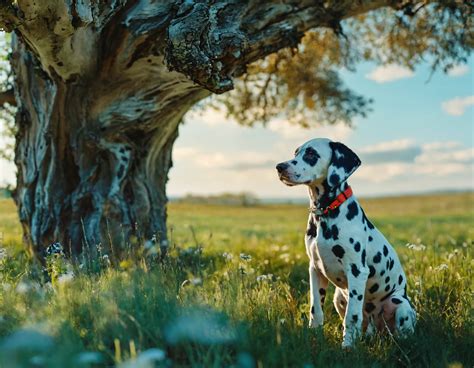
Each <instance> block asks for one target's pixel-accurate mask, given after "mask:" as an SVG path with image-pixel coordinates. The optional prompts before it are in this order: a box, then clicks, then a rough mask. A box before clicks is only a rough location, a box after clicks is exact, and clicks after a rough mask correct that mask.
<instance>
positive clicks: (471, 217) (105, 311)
mask: <svg viewBox="0 0 474 368" xmlns="http://www.w3.org/2000/svg"><path fill="white" fill-rule="evenodd" d="M363 202H364V203H363V206H364V208H365V212H366V213H367V214H368V216H369V217H370V218H371V219H372V220H373V222H374V223H375V224H376V225H377V226H378V227H379V228H380V229H381V230H382V232H384V234H385V235H386V236H387V238H388V239H390V240H391V242H392V243H393V244H394V245H395V247H396V249H397V251H398V253H399V255H400V257H401V260H402V263H403V265H404V268H405V271H406V273H407V275H408V277H409V294H410V295H411V297H412V300H413V302H414V304H415V307H416V308H417V311H418V316H419V322H418V325H417V329H416V333H415V335H414V336H411V337H409V338H407V339H393V338H392V337H390V336H376V337H375V338H372V339H370V340H367V339H366V340H363V341H361V342H360V343H359V344H358V346H357V349H354V350H353V351H349V352H346V351H342V350H341V349H340V343H341V341H342V340H341V339H342V325H341V322H340V320H339V318H338V317H337V315H336V312H335V311H334V308H333V307H332V305H331V303H330V299H329V300H327V301H326V305H325V307H324V311H325V316H326V323H325V326H324V329H323V331H314V330H310V329H308V328H307V322H308V321H307V311H308V289H309V285H308V281H307V279H308V277H307V267H308V262H307V258H306V255H305V250H304V244H303V239H302V234H303V232H304V230H305V227H306V218H307V209H306V208H305V207H304V206H296V205H265V206H258V207H251V208H243V207H229V206H217V205H216V206H210V205H190V204H182V203H180V204H178V203H172V204H171V205H170V209H169V213H170V219H169V225H170V236H171V240H172V249H171V254H170V257H169V258H168V260H167V261H166V262H165V263H163V264H157V263H156V262H152V261H150V260H147V259H146V258H145V257H142V256H141V255H140V254H139V253H137V254H133V255H130V257H129V258H127V259H124V260H123V261H122V262H121V263H120V265H118V266H117V267H108V265H107V263H106V262H102V263H100V264H99V266H98V267H97V268H96V271H95V272H90V271H87V270H86V268H87V267H84V268H82V269H81V268H80V266H79V265H69V266H68V265H66V264H64V261H63V260H61V259H53V260H52V267H51V269H52V271H51V269H50V276H51V275H52V278H53V283H52V284H51V283H47V277H45V275H44V272H42V270H41V268H40V267H39V266H38V265H37V264H35V263H34V262H33V261H32V260H31V259H29V258H28V257H27V256H26V254H25V252H24V251H23V250H22V248H21V246H20V239H21V229H20V226H19V225H18V222H17V218H16V213H15V208H14V206H13V204H12V202H11V201H8V200H1V201H0V234H3V237H2V236H1V235H0V239H2V242H3V244H4V246H5V247H6V249H7V252H8V256H7V257H4V258H3V260H1V261H0V282H1V283H2V287H1V288H0V364H3V365H2V366H5V367H30V366H37V367H88V366H91V367H92V366H94V367H97V366H113V365H120V366H122V367H125V366H143V367H145V366H147V367H148V366H151V367H152V366H160V367H161V366H163V367H165V366H166V367H168V366H173V367H181V366H195V367H254V366H255V367H326V366H328V367H351V368H355V367H405V366H411V367H453V368H454V367H456V368H457V367H472V366H474V352H473V351H474V332H473V330H474V323H473V305H472V291H473V274H472V273H473V272H472V270H473V266H474V261H473V257H472V245H473V239H474V226H473V225H474V194H472V193H469V194H462V195H459V194H451V195H436V196H435V195H432V196H418V197H400V198H385V199H370V200H365V201H363ZM407 243H411V244H415V245H417V247H411V248H409V247H406V246H405V245H406V244H407ZM422 245H424V246H422ZM224 253H225V254H224ZM241 255H242V256H241ZM247 255H250V256H251V258H250V259H249V257H247ZM67 267H69V268H72V269H73V271H74V274H75V276H74V278H73V279H72V280H69V278H67V277H64V276H62V277H61V276H60V277H57V275H56V273H55V272H56V271H57V270H58V268H67ZM262 275H264V276H262ZM330 291H331V293H332V288H330ZM329 297H330V298H331V297H332V295H329ZM164 355H165V357H164ZM152 359H155V365H146V364H147V362H150V361H151V360H152ZM140 364H143V365H140Z"/></svg>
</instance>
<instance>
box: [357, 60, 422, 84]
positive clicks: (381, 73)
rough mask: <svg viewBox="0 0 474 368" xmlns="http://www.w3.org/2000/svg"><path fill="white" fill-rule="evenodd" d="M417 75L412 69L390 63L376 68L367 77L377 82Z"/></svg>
mask: <svg viewBox="0 0 474 368" xmlns="http://www.w3.org/2000/svg"><path fill="white" fill-rule="evenodd" d="M414 75H415V73H413V71H412V70H410V69H408V68H406V67H404V66H401V65H397V64H388V65H383V66H379V67H377V68H375V69H374V70H372V71H371V72H370V73H369V74H366V76H365V77H366V78H368V79H370V80H373V81H375V82H377V83H386V82H392V81H395V80H398V79H404V78H411V77H413V76H414Z"/></svg>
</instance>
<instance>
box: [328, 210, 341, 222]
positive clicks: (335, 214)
mask: <svg viewBox="0 0 474 368" xmlns="http://www.w3.org/2000/svg"><path fill="white" fill-rule="evenodd" d="M340 212H341V210H340V209H339V207H336V208H334V209H333V210H329V212H328V217H329V218H332V219H335V218H337V217H338V216H339V213H340Z"/></svg>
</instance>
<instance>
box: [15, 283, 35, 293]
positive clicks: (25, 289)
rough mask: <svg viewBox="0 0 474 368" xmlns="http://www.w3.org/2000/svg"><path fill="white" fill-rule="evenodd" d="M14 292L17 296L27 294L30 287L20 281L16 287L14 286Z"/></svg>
mask: <svg viewBox="0 0 474 368" xmlns="http://www.w3.org/2000/svg"><path fill="white" fill-rule="evenodd" d="M15 290H16V292H17V293H18V294H26V293H27V292H29V291H30V290H31V286H30V284H29V283H27V282H25V281H20V282H19V283H18V284H17V285H16V289H15Z"/></svg>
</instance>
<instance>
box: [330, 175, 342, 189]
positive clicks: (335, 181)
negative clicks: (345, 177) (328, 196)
mask: <svg viewBox="0 0 474 368" xmlns="http://www.w3.org/2000/svg"><path fill="white" fill-rule="evenodd" d="M339 180H341V178H340V177H339V175H337V174H336V173H334V174H331V176H330V177H329V183H330V184H331V185H332V186H334V187H335V186H337V185H338V184H339Z"/></svg>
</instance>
